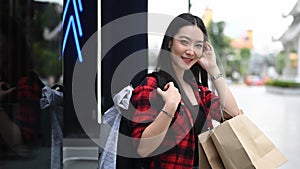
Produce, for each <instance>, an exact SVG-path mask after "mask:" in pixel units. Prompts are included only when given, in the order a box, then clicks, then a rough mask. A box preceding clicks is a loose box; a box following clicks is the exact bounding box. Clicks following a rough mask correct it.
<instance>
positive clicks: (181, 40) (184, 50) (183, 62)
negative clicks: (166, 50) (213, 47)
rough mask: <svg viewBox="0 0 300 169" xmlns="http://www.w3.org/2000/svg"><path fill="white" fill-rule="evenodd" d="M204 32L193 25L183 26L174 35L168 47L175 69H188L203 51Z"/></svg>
mask: <svg viewBox="0 0 300 169" xmlns="http://www.w3.org/2000/svg"><path fill="white" fill-rule="evenodd" d="M203 43H204V34H203V32H202V31H201V30H200V29H199V28H198V27H197V26H195V25H188V26H184V27H182V28H181V29H179V31H178V33H177V34H176V35H175V36H174V39H173V41H172V42H170V44H169V47H170V51H171V62H172V66H173V68H174V70H175V71H185V70H188V69H190V68H191V67H192V66H193V65H194V64H195V63H196V62H197V61H198V59H199V57H200V56H201V55H202V53H203V45H204V44H203Z"/></svg>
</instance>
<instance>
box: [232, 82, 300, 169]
mask: <svg viewBox="0 0 300 169" xmlns="http://www.w3.org/2000/svg"><path fill="white" fill-rule="evenodd" d="M229 87H230V89H231V90H232V93H233V95H234V96H235V98H236V100H237V102H238V105H239V107H240V109H242V110H243V111H244V113H245V114H246V115H247V116H248V117H249V118H250V119H251V120H252V121H253V122H254V123H255V124H256V125H257V126H258V127H259V128H260V129H261V130H262V131H263V132H264V133H265V134H266V135H267V136H268V137H269V138H270V139H271V141H272V142H273V143H274V144H275V145H276V146H277V147H278V149H279V150H280V151H281V152H282V153H283V154H284V155H285V156H286V157H287V159H288V162H286V163H285V164H283V165H282V166H281V167H280V168H279V169H297V168H300V160H299V157H300V131H299V129H300V122H299V120H300V117H299V114H300V95H287V94H276V93H270V92H267V91H266V89H265V87H264V86H245V85H230V86H229Z"/></svg>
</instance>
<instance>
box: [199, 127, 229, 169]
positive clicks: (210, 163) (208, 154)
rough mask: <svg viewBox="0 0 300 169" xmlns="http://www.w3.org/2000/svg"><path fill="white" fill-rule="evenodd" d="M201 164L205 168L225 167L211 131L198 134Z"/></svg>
mask: <svg viewBox="0 0 300 169" xmlns="http://www.w3.org/2000/svg"><path fill="white" fill-rule="evenodd" d="M198 140H199V158H200V159H199V166H200V168H204V169H225V167H224V165H223V163H222V161H221V158H220V156H219V154H218V152H217V149H216V147H215V145H214V143H213V141H212V139H211V136H210V131H206V132H204V133H201V134H199V135H198Z"/></svg>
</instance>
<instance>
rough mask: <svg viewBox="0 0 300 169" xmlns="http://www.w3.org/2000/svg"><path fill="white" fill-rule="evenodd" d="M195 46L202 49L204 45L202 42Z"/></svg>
mask: <svg viewBox="0 0 300 169" xmlns="http://www.w3.org/2000/svg"><path fill="white" fill-rule="evenodd" d="M195 46H196V48H197V49H202V47H203V46H202V44H196V45H195Z"/></svg>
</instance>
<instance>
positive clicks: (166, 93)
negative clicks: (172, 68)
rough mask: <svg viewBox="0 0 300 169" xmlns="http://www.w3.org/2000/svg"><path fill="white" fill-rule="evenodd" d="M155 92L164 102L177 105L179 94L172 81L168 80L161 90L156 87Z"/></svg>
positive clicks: (179, 98)
mask: <svg viewBox="0 0 300 169" xmlns="http://www.w3.org/2000/svg"><path fill="white" fill-rule="evenodd" d="M157 93H158V94H159V95H160V96H161V97H162V99H163V100H164V102H165V104H167V105H172V106H176V107H177V106H178V104H179V102H180V100H181V95H180V93H179V90H178V89H177V88H176V87H175V86H174V83H173V82H169V83H167V84H166V85H165V86H164V89H163V90H161V89H160V88H157Z"/></svg>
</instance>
